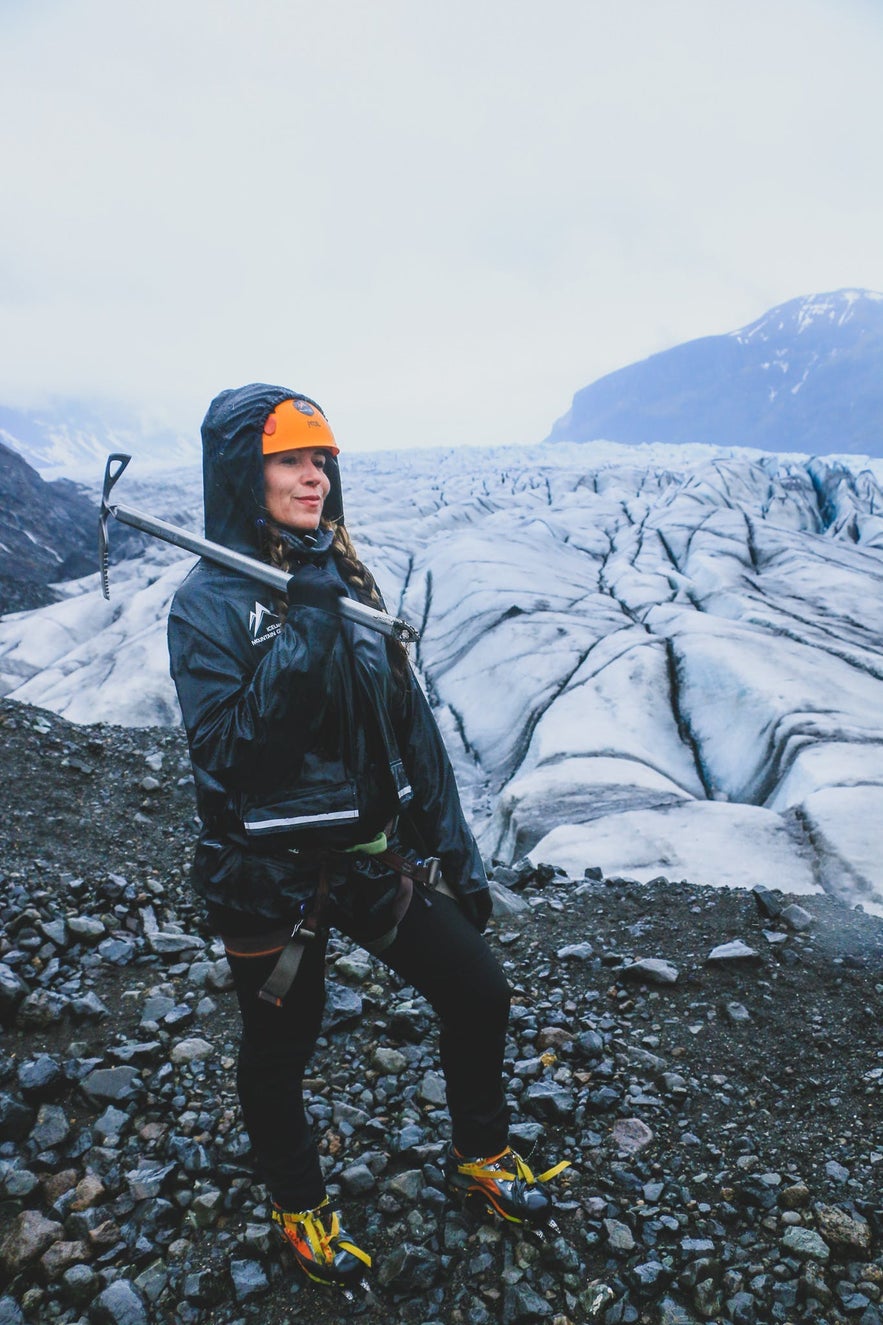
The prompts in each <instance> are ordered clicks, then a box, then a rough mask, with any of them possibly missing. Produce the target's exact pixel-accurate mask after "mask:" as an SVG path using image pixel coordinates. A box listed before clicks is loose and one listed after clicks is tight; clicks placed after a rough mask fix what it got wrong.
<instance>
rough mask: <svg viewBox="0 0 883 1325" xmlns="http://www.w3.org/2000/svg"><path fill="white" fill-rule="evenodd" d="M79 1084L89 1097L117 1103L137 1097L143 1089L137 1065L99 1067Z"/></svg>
mask: <svg viewBox="0 0 883 1325" xmlns="http://www.w3.org/2000/svg"><path fill="white" fill-rule="evenodd" d="M80 1084H81V1087H82V1089H83V1090H84V1091H85V1092H86V1094H87V1095H88V1096H90V1098H91V1099H93V1100H99V1101H101V1100H110V1101H112V1102H114V1103H117V1104H121V1103H128V1101H129V1100H134V1099H138V1098H139V1096H140V1095H141V1094H142V1093H143V1090H144V1083H143V1081H142V1080H141V1073H140V1072H139V1071H138V1069H137V1067H99V1068H96V1070H95V1071H94V1072H90V1073H89V1075H88V1076H87V1077H85V1078H84V1080H83V1081H82V1082H81V1083H80Z"/></svg>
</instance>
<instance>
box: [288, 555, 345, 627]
mask: <svg viewBox="0 0 883 1325" xmlns="http://www.w3.org/2000/svg"><path fill="white" fill-rule="evenodd" d="M286 593H287V595H288V603H289V606H290V607H317V608H318V609H319V611H320V612H328V613H329V614H330V615H331V616H339V615H340V600H341V598H346V597H347V592H346V588H345V587H344V584H343V582H342V581H341V580H339V579H338V578H337V576H336V575H332V574H331V571H327V570H322V569H321V568H320V567H319V566H301V568H300V570H298V571H296V572H295V574H294V575H292V577H291V579H290V580H289V581H288V587H287V589H286Z"/></svg>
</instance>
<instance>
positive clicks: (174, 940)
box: [147, 930, 203, 957]
mask: <svg viewBox="0 0 883 1325" xmlns="http://www.w3.org/2000/svg"><path fill="white" fill-rule="evenodd" d="M147 942H148V945H149V947H150V950H151V952H155V953H156V954H157V956H159V957H170V956H172V957H177V956H179V955H180V954H181V953H185V952H193V951H194V950H195V949H198V948H201V947H202V946H203V945H202V939H201V938H200V937H199V936H198V935H197V934H169V933H166V932H164V931H163V930H157V931H156V933H155V934H148V935H147Z"/></svg>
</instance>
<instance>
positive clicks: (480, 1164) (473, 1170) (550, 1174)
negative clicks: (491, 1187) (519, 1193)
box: [457, 1150, 570, 1184]
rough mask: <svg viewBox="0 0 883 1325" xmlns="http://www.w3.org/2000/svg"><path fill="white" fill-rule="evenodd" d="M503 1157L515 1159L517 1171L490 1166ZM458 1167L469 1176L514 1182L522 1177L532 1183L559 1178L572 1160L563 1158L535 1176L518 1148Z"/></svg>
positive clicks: (523, 1180) (522, 1179)
mask: <svg viewBox="0 0 883 1325" xmlns="http://www.w3.org/2000/svg"><path fill="white" fill-rule="evenodd" d="M501 1159H514V1160H515V1172H514V1173H508V1172H507V1171H506V1170H504V1169H498V1168H490V1167H489V1166H490V1165H492V1164H496V1163H497V1162H498V1161H499V1160H501ZM457 1168H458V1169H459V1171H460V1172H461V1173H462V1174H464V1175H465V1176H466V1177H469V1178H495V1179H499V1180H500V1181H501V1182H514V1181H515V1180H516V1179H517V1178H520V1179H521V1181H522V1182H526V1183H528V1184H531V1183H535V1182H548V1181H549V1180H550V1179H551V1178H557V1176H558V1174H559V1173H563V1172H564V1170H565V1169H569V1168H570V1160H569V1159H562V1160H561V1162H560V1163H559V1164H555V1165H553V1167H552V1168H550V1169H546V1171H545V1173H540V1174H538V1175H537V1176H536V1177H534V1175H533V1170H532V1169H531V1167H530V1165H529V1164H526V1163H525V1161H524V1160H523V1159H522V1158H521V1156H520V1155H519V1153H518V1151H517V1150H509V1151H506V1150H504V1151H503V1152H502V1154H500V1155H491V1156H490V1157H489V1158H488V1159H479V1160H476V1161H475V1163H474V1164H458V1165H457Z"/></svg>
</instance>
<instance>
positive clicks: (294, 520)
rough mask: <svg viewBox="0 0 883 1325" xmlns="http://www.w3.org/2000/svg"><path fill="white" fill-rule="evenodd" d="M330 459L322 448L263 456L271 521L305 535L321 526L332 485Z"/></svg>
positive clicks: (266, 496) (265, 485)
mask: <svg viewBox="0 0 883 1325" xmlns="http://www.w3.org/2000/svg"><path fill="white" fill-rule="evenodd" d="M327 461H328V455H327V453H326V452H325V451H322V450H320V449H319V448H316V449H314V450H313V449H309V448H306V447H304V448H300V449H298V450H292V451H278V452H276V453H275V454H274V455H267V456H264V503H265V505H266V507H267V514H268V515H269V516H270V519H271V520H275V521H276V523H277V524H281V525H285V526H286V528H288V529H297V530H298V531H299V532H300V533H305V534H306V533H312V532H313V530H315V529H318V527H319V521H320V520H321V518H322V507H323V505H324V504H325V498H326V497H327V496H328V492H329V489H330V487H331V482H330V480H329V478H328V475H327V474H326V473H325V465H326V464H327Z"/></svg>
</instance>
